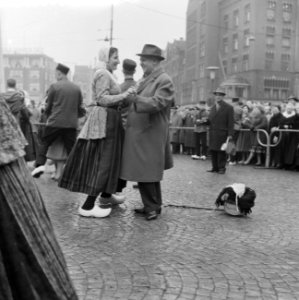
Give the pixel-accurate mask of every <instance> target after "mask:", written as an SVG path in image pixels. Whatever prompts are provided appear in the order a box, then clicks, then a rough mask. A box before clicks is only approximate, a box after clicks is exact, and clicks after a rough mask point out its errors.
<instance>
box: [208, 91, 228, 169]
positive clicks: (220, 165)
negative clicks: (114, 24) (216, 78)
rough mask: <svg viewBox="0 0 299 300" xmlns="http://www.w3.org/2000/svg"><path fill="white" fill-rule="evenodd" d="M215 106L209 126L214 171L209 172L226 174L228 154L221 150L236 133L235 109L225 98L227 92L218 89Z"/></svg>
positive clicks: (215, 93) (209, 118)
mask: <svg viewBox="0 0 299 300" xmlns="http://www.w3.org/2000/svg"><path fill="white" fill-rule="evenodd" d="M214 95H215V100H216V101H215V104H214V105H213V106H212V108H211V111H210V114H209V117H208V124H209V125H210V129H209V138H210V139H209V141H210V144H209V148H210V152H211V158H212V169H211V170H209V171H208V172H213V173H219V174H224V173H225V171H226V168H225V165H226V152H225V151H222V150H221V146H222V144H223V143H225V142H226V141H227V138H232V136H233V133H234V109H233V107H232V106H231V105H229V104H228V103H226V102H225V101H224V100H223V98H224V96H225V92H224V90H223V89H222V88H218V89H217V90H216V91H215V92H214Z"/></svg>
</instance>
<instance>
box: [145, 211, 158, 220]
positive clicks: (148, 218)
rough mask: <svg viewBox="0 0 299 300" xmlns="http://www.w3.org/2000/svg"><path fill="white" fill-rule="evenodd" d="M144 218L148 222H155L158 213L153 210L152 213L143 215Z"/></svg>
mask: <svg viewBox="0 0 299 300" xmlns="http://www.w3.org/2000/svg"><path fill="white" fill-rule="evenodd" d="M145 218H146V219H147V220H148V221H151V220H155V219H157V218H158V213H157V212H156V211H155V210H153V211H150V212H149V213H147V214H146V215H145Z"/></svg>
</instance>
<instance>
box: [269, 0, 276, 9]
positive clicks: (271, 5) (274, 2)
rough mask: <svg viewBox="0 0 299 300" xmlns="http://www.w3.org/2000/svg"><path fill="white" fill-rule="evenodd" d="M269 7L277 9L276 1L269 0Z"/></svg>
mask: <svg viewBox="0 0 299 300" xmlns="http://www.w3.org/2000/svg"><path fill="white" fill-rule="evenodd" d="M268 8H270V9H275V8H276V1H271V0H270V1H268Z"/></svg>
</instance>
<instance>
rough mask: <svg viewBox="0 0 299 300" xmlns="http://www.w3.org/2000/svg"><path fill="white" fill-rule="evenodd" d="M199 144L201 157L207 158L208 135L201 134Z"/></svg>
mask: <svg viewBox="0 0 299 300" xmlns="http://www.w3.org/2000/svg"><path fill="white" fill-rule="evenodd" d="M199 143H200V145H201V156H207V150H208V147H207V133H206V132H201V133H199Z"/></svg>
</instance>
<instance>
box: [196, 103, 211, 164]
mask: <svg viewBox="0 0 299 300" xmlns="http://www.w3.org/2000/svg"><path fill="white" fill-rule="evenodd" d="M208 115H209V114H208V112H207V109H206V101H199V104H198V111H197V112H196V115H195V127H194V136H195V155H192V159H202V160H206V159H207V131H208V127H207V125H206V124H205V122H207V119H208Z"/></svg>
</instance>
